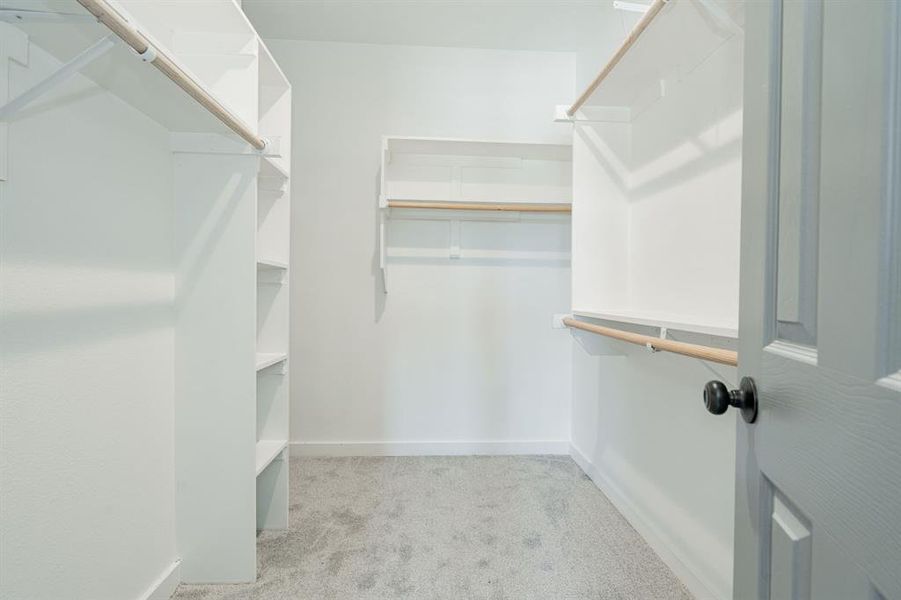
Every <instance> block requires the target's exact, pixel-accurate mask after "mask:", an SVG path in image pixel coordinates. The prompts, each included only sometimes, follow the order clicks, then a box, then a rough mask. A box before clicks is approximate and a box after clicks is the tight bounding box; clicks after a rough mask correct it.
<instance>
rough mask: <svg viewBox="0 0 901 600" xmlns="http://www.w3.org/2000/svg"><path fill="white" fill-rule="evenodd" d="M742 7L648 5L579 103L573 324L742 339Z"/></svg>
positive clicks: (709, 1)
mask: <svg viewBox="0 0 901 600" xmlns="http://www.w3.org/2000/svg"><path fill="white" fill-rule="evenodd" d="M743 9H744V5H743V3H742V2H719V1H718V0H703V1H691V0H670V1H669V2H664V1H663V0H656V1H655V2H654V3H653V4H652V5H651V8H650V9H649V10H648V12H647V13H646V14H645V16H644V17H643V18H642V20H641V21H639V23H638V25H636V27H635V29H633V31H632V33H631V34H630V35H629V36H628V37H627V39H626V41H625V42H624V43H623V45H622V46H621V47H620V48H619V49H618V50H617V51H616V52H615V53H614V54H613V56H612V57H611V58H610V60H608V61H607V62H606V63H605V64H604V66H603V68H602V69H601V71H600V73H599V75H598V77H597V78H595V80H594V81H593V82H592V83H591V84H590V85H589V86H588V88H587V89H586V90H585V92H584V93H583V94H581V95H580V97H579V98H578V100H577V101H576V103H575V104H574V105H573V106H571V107H568V108H567V109H565V110H563V111H558V114H559V113H563V114H564V115H565V118H567V119H568V120H571V121H572V122H573V123H574V135H573V240H572V243H573V258H572V269H573V271H572V272H573V291H572V311H573V314H574V315H576V316H579V317H586V318H589V319H597V320H603V321H613V322H620V323H626V324H631V325H642V326H652V327H659V328H661V329H671V330H677V331H687V332H692V333H699V334H707V335H712V336H717V337H723V338H735V337H737V335H738V273H739V237H740V236H739V233H740V215H741V132H742V52H743V47H742V46H743V35H742V26H743V18H744V10H743Z"/></svg>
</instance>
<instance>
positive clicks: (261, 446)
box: [256, 440, 288, 476]
mask: <svg viewBox="0 0 901 600" xmlns="http://www.w3.org/2000/svg"><path fill="white" fill-rule="evenodd" d="M287 446H288V440H260V441H258V442H257V461H256V465H257V476H259V474H260V473H262V472H263V471H264V470H266V467H268V466H269V465H270V464H271V463H272V461H274V460H275V459H276V458H278V455H279V454H281V453H282V450H284V449H285V448H286V447H287Z"/></svg>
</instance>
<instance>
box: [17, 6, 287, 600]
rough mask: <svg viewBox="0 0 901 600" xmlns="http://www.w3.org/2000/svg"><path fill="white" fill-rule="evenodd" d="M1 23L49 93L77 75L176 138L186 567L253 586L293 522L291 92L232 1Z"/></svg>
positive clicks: (57, 10) (181, 529) (205, 577)
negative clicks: (31, 56)
mask: <svg viewBox="0 0 901 600" xmlns="http://www.w3.org/2000/svg"><path fill="white" fill-rule="evenodd" d="M0 20H2V21H5V22H6V23H11V24H13V25H15V27H16V28H17V29H18V32H17V35H19V33H21V35H23V36H24V37H25V38H27V43H30V44H35V45H37V46H39V47H41V48H42V49H43V50H44V51H46V52H47V53H48V54H49V55H50V56H52V57H53V58H54V59H56V60H58V61H59V63H60V65H61V67H60V68H59V70H58V71H57V74H56V76H54V75H51V76H50V77H49V78H48V79H49V80H52V81H53V82H54V84H56V82H60V83H61V84H62V83H63V82H65V81H67V80H68V77H66V76H68V75H72V74H74V73H79V74H81V75H83V76H84V77H86V78H87V79H89V80H91V81H93V82H94V83H95V84H96V85H97V86H99V87H100V88H103V89H105V90H107V91H108V92H110V93H112V94H113V95H115V96H117V97H119V98H120V99H121V100H123V101H124V102H125V103H127V104H129V105H131V106H132V107H133V108H135V109H136V110H137V111H140V112H142V113H144V114H145V115H147V116H148V117H149V118H150V119H152V120H153V121H155V122H157V123H158V124H159V125H160V126H161V128H162V129H164V130H166V131H168V138H166V137H165V136H163V135H161V136H159V138H158V139H156V140H148V143H159V144H160V145H161V147H165V148H166V149H168V150H171V151H172V153H173V159H172V161H171V165H172V166H171V169H172V171H171V174H170V173H161V174H160V176H164V177H167V178H171V180H172V190H173V228H172V230H173V237H174V248H175V261H174V264H175V267H174V280H175V302H174V311H173V314H174V316H173V321H174V324H173V329H174V346H175V353H174V354H175V358H174V373H175V377H174V390H175V391H174V405H175V423H176V428H175V475H176V479H177V486H176V487H177V492H176V498H175V503H176V510H175V512H176V527H177V538H178V546H179V547H178V555H179V557H180V559H181V563H180V574H181V579H182V581H184V582H186V583H192V582H216V583H236V582H246V581H253V580H254V579H255V577H256V571H257V560H256V533H257V529H258V528H284V527H287V521H288V452H287V439H288V384H289V382H288V374H287V359H288V357H287V352H288V343H287V332H288V285H287V277H288V272H289V271H288V257H289V254H290V253H289V250H288V248H289V236H288V227H289V224H288V219H289V216H290V184H289V180H290V164H291V161H290V144H291V86H290V84H289V82H288V80H287V78H286V77H285V76H284V74H283V73H282V71H281V70H280V69H279V67H278V65H277V63H276V61H275V60H274V59H273V57H272V55H271V54H270V52H269V50H268V49H267V48H266V45H265V44H264V43H263V41H262V40H261V39H260V37H259V36H258V35H257V33H256V31H255V30H254V28H253V26H252V25H251V23H250V22H249V21H248V19H247V18H246V16H245V15H244V13H243V12H242V10H241V8H240V6H239V5H238V3H237V2H235V1H234V0H204V1H202V2H177V1H165V2H162V1H161V2H147V1H146V0H79V1H76V0H6V1H4V2H2V6H0ZM5 34H6V32H4V35H5ZM17 42H18V40H17ZM136 46H140V47H143V48H146V50H144V56H143V57H141V56H139V55H138V53H137V52H138V51H140V50H137V49H136ZM142 58H143V60H142ZM26 63H27V60H25V61H23V62H22V65H23V68H28V65H27V64H26ZM45 89H52V88H46V87H45V86H41V85H38V86H36V88H33V90H30V91H28V92H26V95H28V94H30V93H31V92H32V91H34V90H39V91H41V92H43V91H44V90H45ZM37 93H38V92H37V91H34V94H35V95H36V94H37ZM29 99H30V100H33V99H32V98H31V97H30V96H29ZM7 110H9V111H11V109H7ZM11 114H14V113H12V112H8V113H7V114H5V115H4V117H5V118H10V115H11ZM111 160H112V157H111ZM273 273H274V274H275V275H273ZM261 354H262V355H265V356H266V357H267V358H266V359H265V360H266V361H267V362H269V363H270V365H271V366H272V367H273V368H267V369H262V370H260V369H259V366H260V358H259V355H261ZM270 355H276V356H277V357H278V358H277V360H275V361H274V362H272V358H271V356H270ZM276 363H278V364H280V365H282V366H281V368H277V367H275V364H276ZM210 507H215V510H210Z"/></svg>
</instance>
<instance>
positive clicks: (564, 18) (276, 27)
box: [243, 0, 647, 52]
mask: <svg viewBox="0 0 901 600" xmlns="http://www.w3.org/2000/svg"><path fill="white" fill-rule="evenodd" d="M646 1H647V0H645V2H646ZM612 5H613V3H612V0H244V1H243V6H244V10H245V11H246V12H247V14H248V16H249V17H250V19H251V20H252V21H253V23H254V26H255V27H256V28H257V30H258V31H259V32H260V34H261V35H262V36H263V37H266V38H283V39H300V40H315V41H335V42H357V43H369V44H403V45H413V46H447V47H460V48H494V49H509V50H545V51H570V52H572V51H577V50H580V49H584V48H591V47H593V46H595V45H596V43H597V41H596V40H597V38H598V37H608V36H610V35H611V34H614V35H616V37H618V38H619V39H622V38H623V37H625V34H626V33H627V32H628V29H629V28H630V27H631V25H632V24H633V23H634V22H635V18H634V16H633V15H634V13H628V14H625V15H624V14H623V13H622V12H621V11H618V10H614V9H613V6H612Z"/></svg>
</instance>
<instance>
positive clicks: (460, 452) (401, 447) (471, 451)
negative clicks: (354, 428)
mask: <svg viewBox="0 0 901 600" xmlns="http://www.w3.org/2000/svg"><path fill="white" fill-rule="evenodd" d="M524 454H556V455H564V456H565V455H568V454H569V440H515V441H482V442H291V456H465V455H483V456H500V455H524Z"/></svg>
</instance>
